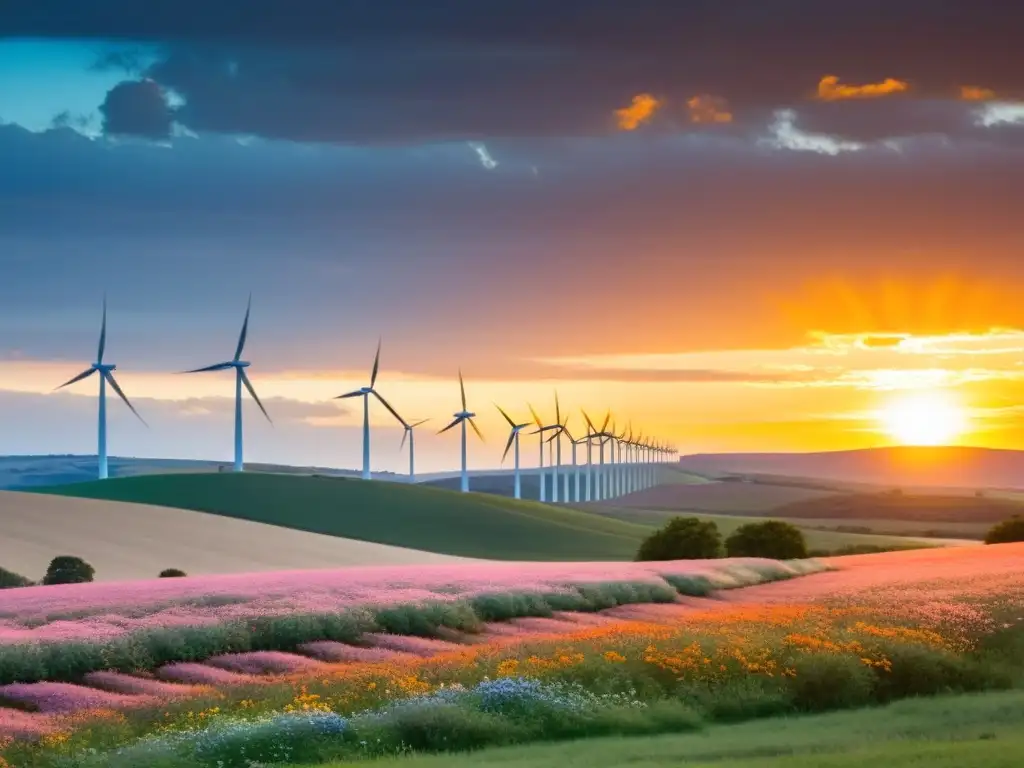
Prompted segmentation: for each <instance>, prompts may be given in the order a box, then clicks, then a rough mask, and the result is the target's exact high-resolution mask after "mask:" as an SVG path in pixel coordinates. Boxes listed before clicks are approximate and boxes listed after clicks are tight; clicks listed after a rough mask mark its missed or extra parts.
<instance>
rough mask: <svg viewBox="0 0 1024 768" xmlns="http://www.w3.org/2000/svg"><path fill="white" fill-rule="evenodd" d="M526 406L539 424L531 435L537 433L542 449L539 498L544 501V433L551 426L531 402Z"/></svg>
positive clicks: (539, 470) (538, 471) (538, 444)
mask: <svg viewBox="0 0 1024 768" xmlns="http://www.w3.org/2000/svg"><path fill="white" fill-rule="evenodd" d="M526 407H527V408H529V409H530V415H531V416H533V422H534V423H535V424H536V425H537V428H536V429H535V430H533V432H531V433H530V434H531V435H537V447H538V448H539V450H540V458H539V460H538V463H537V480H538V481H540V493H539V495H538V497H537V498H538V499H539V500H540V501H544V433H545V432H547V431H548V430H549V429H551V427H546V426H544V422H542V421H541V420H540V416H538V415H537V412H536V411H535V410H534V409H533V406H532V405H530V404H529V403H527V404H526ZM550 458H551V457H550V453H549V454H548V460H549V461H550Z"/></svg>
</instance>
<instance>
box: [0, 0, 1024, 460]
mask: <svg viewBox="0 0 1024 768" xmlns="http://www.w3.org/2000/svg"><path fill="white" fill-rule="evenodd" d="M228 5H229V4H224V9H221V8H220V6H219V5H215V4H213V3H210V2H202V3H200V2H198V1H197V0H177V2H164V1H163V0H150V2H148V3H139V2H128V0H92V1H91V2H89V3H82V2H81V0H53V1H52V2H47V3H39V2H34V3H33V2H28V0H13V2H7V3H4V4H3V5H2V6H0V34H2V35H5V37H0V267H2V271H0V350H2V356H0V358H2V359H0V453H4V454H35V453H93V452H95V407H96V397H95V395H96V389H95V381H94V380H90V381H89V382H86V383H84V384H80V385H76V386H75V387H72V388H69V389H67V390H61V392H60V393H51V390H52V389H53V388H54V387H55V386H56V385H57V384H60V383H61V382H63V381H64V380H66V379H67V378H69V377H71V376H72V375H74V374H75V373H77V372H78V371H80V370H81V369H82V368H84V367H86V365H88V364H89V363H91V362H92V360H93V357H94V355H95V351H96V341H97V336H98V332H99V322H100V306H101V301H102V297H103V294H104V292H106V293H107V295H108V300H109V312H110V315H109V338H108V346H107V349H108V356H109V359H110V360H111V361H112V362H115V363H117V364H118V366H119V367H118V377H119V380H120V382H121V384H122V385H123V387H124V389H125V391H126V392H127V394H128V395H129V397H131V398H132V400H133V403H134V404H135V405H136V407H137V408H138V410H139V411H140V413H142V415H143V416H144V417H145V418H146V419H147V421H148V422H149V423H150V428H149V429H147V428H145V427H143V426H142V425H141V424H138V423H137V422H135V421H134V420H133V417H132V416H131V414H130V413H128V412H127V409H126V408H124V407H123V405H122V404H120V403H114V402H112V403H111V407H110V451H111V453H112V454H113V455H137V456H167V457H182V458H208V459H223V460H225V461H226V460H228V459H229V458H230V456H231V446H232V443H231V439H232V436H231V418H232V407H231V397H232V395H233V383H232V381H231V377H230V374H228V373H212V374H202V375H194V376H179V375H176V374H174V373H173V372H174V371H179V370H183V369H186V368H192V367H198V366H200V365H205V364H210V363H215V362H219V361H221V360H223V359H228V358H230V357H231V355H232V354H233V352H234V345H235V342H236V339H237V336H238V332H239V328H240V326H241V322H242V316H243V314H244V312H245V305H246V299H247V297H248V295H249V293H250V292H252V296H253V309H252V321H251V327H250V336H249V343H248V346H247V348H246V357H247V358H248V359H250V360H252V362H253V367H252V369H251V377H252V380H253V382H254V384H255V386H256V388H257V390H258V391H259V393H260V395H261V396H262V397H263V399H264V402H265V404H266V406H267V408H268V410H269V411H270V414H271V417H272V418H273V419H274V426H270V425H268V424H267V423H266V422H265V421H262V420H261V417H260V414H259V412H258V410H257V409H256V407H255V406H254V405H253V404H252V403H251V402H249V403H247V404H246V406H245V407H246V412H245V416H246V458H247V460H250V461H273V462H282V463H295V464H311V463H312V464H319V465H324V466H339V467H355V466H357V465H358V464H359V456H360V442H359V429H358V425H359V423H360V419H361V413H357V412H356V411H355V410H349V408H350V406H349V404H350V403H352V401H335V402H331V401H330V399H329V398H331V397H333V396H334V395H338V394H341V393H343V392H345V391H348V390H350V389H352V388H354V387H357V386H360V385H362V384H364V383H366V381H367V379H368V376H369V369H370V366H371V364H372V360H373V353H374V350H375V347H376V344H377V340H378V337H383V353H382V361H381V362H382V367H381V374H380V378H379V381H378V384H379V388H380V390H381V393H382V394H384V396H385V397H387V398H388V399H389V400H390V401H391V402H392V404H393V405H394V406H395V407H396V408H397V409H398V410H399V411H400V412H401V413H402V414H403V415H404V416H405V417H406V418H407V419H409V420H412V419H415V418H425V417H431V418H432V421H431V422H430V423H429V424H428V425H425V426H424V427H423V428H422V429H423V432H421V436H420V438H419V442H418V448H419V451H420V454H419V458H418V463H419V465H420V468H421V469H422V470H423V471H434V470H441V469H449V468H454V467H455V466H456V462H457V456H458V439H457V436H456V435H455V434H452V433H447V434H445V435H441V436H435V435H433V434H430V432H436V430H437V429H439V428H440V427H442V426H444V424H445V423H447V421H448V420H450V418H451V417H450V414H451V413H452V412H453V411H456V410H458V405H459V403H458V384H457V374H458V370H459V368H460V367H461V369H462V370H463V372H464V374H465V377H466V387H467V393H468V396H469V405H470V408H471V409H474V410H476V411H477V412H478V413H479V414H480V419H479V423H480V426H481V428H482V430H483V431H484V434H485V436H486V437H487V443H486V444H484V445H472V446H471V449H470V464H471V465H472V466H475V467H486V466H496V465H497V463H498V460H499V459H500V455H501V450H502V447H503V445H504V440H505V437H506V435H507V430H506V429H505V428H504V427H503V422H502V421H501V420H500V415H499V414H498V412H497V410H496V409H495V408H494V403H495V402H497V403H499V404H500V405H502V406H503V407H504V408H506V409H507V410H509V411H510V412H511V413H513V415H514V416H515V417H517V418H518V417H525V416H526V415H527V413H528V412H527V408H526V403H527V402H531V403H533V404H534V406H535V407H537V408H538V409H539V410H540V411H541V413H542V415H543V416H544V417H545V418H550V419H553V416H554V414H553V400H554V391H555V390H556V389H557V391H558V393H559V397H560V399H561V401H562V403H563V405H564V407H565V408H566V409H567V410H568V411H569V412H570V413H571V414H572V416H571V421H570V425H569V426H570V429H571V428H573V427H574V426H575V427H577V429H578V428H580V426H581V419H580V418H579V408H580V407H584V408H586V409H588V411H592V412H593V415H598V414H600V415H601V416H603V414H604V411H605V410H606V409H608V408H611V409H612V412H613V414H614V415H615V416H616V417H617V419H618V421H619V423H620V424H623V423H625V422H627V421H630V420H631V421H632V423H633V425H634V426H635V427H637V428H643V429H644V430H645V431H646V432H648V433H654V434H657V435H660V436H662V437H664V438H666V439H669V440H672V441H674V442H675V444H676V445H677V446H678V448H679V449H680V451H681V452H683V453H697V452H711V451H773V450H785V451H803V450H826V449H839V448H857V447H866V446H875V445H888V444H892V443H893V442H898V441H899V438H898V435H896V434H894V430H893V428H892V418H890V417H887V416H885V415H884V414H892V413H897V414H899V413H902V412H904V411H901V409H904V410H905V409H906V408H907V407H911V406H913V405H914V404H915V403H917V404H918V405H920V404H921V403H925V402H932V400H929V399H928V398H935V397H936V396H939V397H940V398H941V399H942V402H944V403H946V405H945V406H943V407H944V408H946V410H947V411H949V412H953V413H955V415H957V416H958V418H959V419H960V423H959V424H958V426H957V428H956V429H955V430H954V431H955V436H954V437H953V438H952V442H956V443H959V444H970V445H983V446H992V447H1024V430H1022V428H1021V426H1020V425H1021V424H1022V417H1024V409H1022V405H1024V207H1022V201H1024V47H1022V46H1021V44H1020V40H1019V37H1020V30H1021V29H1022V28H1024V9H1014V7H1013V4H1012V3H1009V2H1006V0H1001V1H999V2H995V1H992V2H987V1H980V2H966V1H963V2H940V1H939V0H903V1H901V2H895V1H893V2H884V3H883V2H880V1H879V0H861V1H860V2H836V1H834V0H824V1H821V2H813V3H811V2H807V1H805V0H778V1H776V2H770V3H766V2H763V1H761V2H755V1H754V0H731V1H730V2H718V3H703V2H686V3H684V2H677V3H668V2H665V0H630V1H629V2H627V1H626V0H622V2H614V1H612V0H560V1H559V2H557V3H556V2H551V1H550V0H547V1H545V2H540V1H539V0H518V1H517V2H512V1H511V0H489V1H488V2H487V3H480V2H470V1H469V0H436V1H435V2H431V3H420V2H412V1H411V0H406V1H405V2H398V1H397V0H393V1H390V2H389V1H388V0H377V1H376V2H374V3H362V2H354V1H351V0H348V1H346V0H334V1H333V2H327V1H326V0H305V1H303V0H291V1H290V2H283V0H252V2H250V3H249V4H248V5H249V6H250V8H249V11H248V12H247V14H246V15H245V16H244V17H238V16H236V15H234V14H232V13H230V12H228V11H227V10H226V9H227V6H228ZM62 6H63V7H64V8H63V10H62V9H61V8H62ZM484 8H486V10H483V9H484ZM342 402H344V403H345V405H342V404H341V403H342ZM907 404H909V405H907ZM373 419H374V426H375V429H374V448H373V464H374V469H393V470H402V469H403V468H404V466H405V458H404V455H403V454H402V453H400V452H399V450H398V445H399V441H400V439H401V430H400V428H397V426H396V425H395V424H394V422H393V420H391V418H390V416H389V415H388V414H387V412H386V411H384V409H383V408H376V409H375V412H374V415H373ZM431 426H432V427H434V429H433V430H428V427H431ZM531 444H532V439H531ZM524 450H525V452H524V457H525V458H529V459H530V460H533V459H534V453H535V451H531V450H529V449H528V448H526V449H524Z"/></svg>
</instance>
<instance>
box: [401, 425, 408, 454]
mask: <svg viewBox="0 0 1024 768" xmlns="http://www.w3.org/2000/svg"><path fill="white" fill-rule="evenodd" d="M408 437H409V428H408V427H406V428H405V429H403V430H402V444H401V445H399V446H398V450H402V449H403V448H405V441H406V439H408Z"/></svg>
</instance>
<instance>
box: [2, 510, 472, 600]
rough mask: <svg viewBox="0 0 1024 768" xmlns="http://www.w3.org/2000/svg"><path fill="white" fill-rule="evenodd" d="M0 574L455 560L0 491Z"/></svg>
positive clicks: (135, 574) (239, 523) (210, 518)
mask: <svg viewBox="0 0 1024 768" xmlns="http://www.w3.org/2000/svg"><path fill="white" fill-rule="evenodd" d="M0 531H2V535H0V566H2V567H3V568H6V569H8V570H11V571H14V572H15V573H20V574H22V575H23V576H27V577H28V578H30V579H35V580H38V579H40V578H42V576H43V574H44V573H45V572H46V567H47V565H48V564H49V562H50V560H52V559H53V558H54V557H55V556H57V555H76V556H78V557H82V558H84V559H85V560H86V561H87V562H88V563H90V564H91V565H92V566H93V567H94V568H95V569H96V580H97V581H123V580H133V579H146V578H154V577H155V576H156V575H157V574H158V573H159V572H160V571H161V570H163V569H164V568H180V569H182V570H184V571H185V572H186V573H188V574H189V575H190V576H199V575H206V574H219V573H249V572H256V571H261V572H262V571H280V570H295V569H303V568H338V567H343V566H353V565H426V564H429V563H446V562H458V561H460V560H461V558H456V557H452V556H448V555H440V554H436V553H433V552H420V551H416V550H411V549H403V548H399V547H391V546H387V545H384V544H372V543H369V542H365V541H352V540H350V539H343V538H339V537H336V536H325V535H323V534H317V533H307V532H305V531H297V530H288V529H283V528H280V527H278V526H274V525H267V524H265V523H254V522H249V521H246V520H236V519H232V518H229V517H221V516H218V515H210V514H206V513H204V512H192V511H189V510H184V509H167V508H166V507H156V506H148V505H145V504H132V503H128V502H111V501H105V500H101V499H82V498H74V497H69V496H51V495H44V494H37V493H18V492H15V491H0Z"/></svg>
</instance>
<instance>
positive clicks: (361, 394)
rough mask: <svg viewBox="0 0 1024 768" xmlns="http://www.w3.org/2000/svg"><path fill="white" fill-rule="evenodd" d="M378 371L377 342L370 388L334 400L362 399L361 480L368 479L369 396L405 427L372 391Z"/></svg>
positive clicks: (390, 408)
mask: <svg viewBox="0 0 1024 768" xmlns="http://www.w3.org/2000/svg"><path fill="white" fill-rule="evenodd" d="M379 369H380V341H379V340H378V341H377V354H376V355H375V356H374V358H373V370H372V371H371V372H370V386H368V387H360V388H359V389H357V390H355V391H354V392H346V393H345V394H344V395H338V396H337V397H336V398H334V399H335V400H344V399H345V398H348V397H361V398H363V480H369V479H370V395H373V396H374V397H376V398H377V399H378V400H380V401H381V403H382V404H383V405H384V407H385V408H387V409H388V410H389V411H391V415H392V416H394V417H395V418H396V419H398V422H399V423H400V424H401V425H402V426H405V422H404V421H403V420H402V417H401V416H399V415H398V413H397V412H396V411H395V409H394V408H392V407H391V404H390V403H389V402H388V401H387V400H385V399H384V398H383V397H381V394H380V392H378V391H377V390H376V389H374V385H375V384H376V383H377V371H378V370H379Z"/></svg>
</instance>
